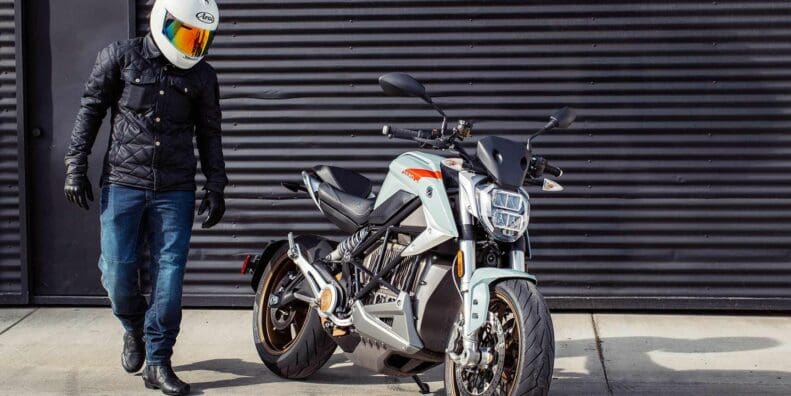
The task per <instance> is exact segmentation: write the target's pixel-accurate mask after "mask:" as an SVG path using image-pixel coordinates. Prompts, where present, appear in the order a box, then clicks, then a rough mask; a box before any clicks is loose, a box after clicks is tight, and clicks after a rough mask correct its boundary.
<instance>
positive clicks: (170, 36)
mask: <svg viewBox="0 0 791 396" xmlns="http://www.w3.org/2000/svg"><path fill="white" fill-rule="evenodd" d="M150 23H151V36H153V38H154V42H155V43H156V44H157V47H159V50H160V51H161V52H162V55H164V56H165V58H167V60H169V61H170V63H172V64H173V65H175V66H176V67H178V68H180V69H189V68H191V67H192V66H195V64H196V63H198V62H200V60H201V59H203V57H204V56H205V55H206V53H207V52H208V51H209V47H210V46H211V42H212V40H213V39H214V32H215V31H216V30H217V25H219V23H220V11H219V9H218V8H217V3H215V2H214V0H157V1H156V2H155V3H154V8H153V9H152V10H151V20H150Z"/></svg>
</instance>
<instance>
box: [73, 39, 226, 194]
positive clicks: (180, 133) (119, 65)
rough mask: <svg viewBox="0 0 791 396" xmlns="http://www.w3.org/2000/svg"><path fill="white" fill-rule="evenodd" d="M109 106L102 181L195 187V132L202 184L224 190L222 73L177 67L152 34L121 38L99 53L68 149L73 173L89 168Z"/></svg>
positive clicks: (157, 187) (199, 66)
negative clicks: (108, 133) (130, 38)
mask: <svg viewBox="0 0 791 396" xmlns="http://www.w3.org/2000/svg"><path fill="white" fill-rule="evenodd" d="M107 109H112V112H111V120H112V132H111V134H112V136H111V137H110V145H109V149H108V151H107V154H106V155H105V157H104V169H103V171H102V181H101V182H102V184H107V183H112V184H121V185H125V186H131V187H138V188H144V189H148V190H157V191H168V190H194V189H195V169H196V159H195V147H194V145H193V137H194V138H195V140H196V141H197V145H198V153H199V155H200V160H201V170H202V171H203V173H204V175H205V176H206V185H205V188H206V189H207V190H211V191H217V192H222V191H223V189H224V188H225V185H226V184H227V182H228V180H227V178H226V176H225V163H224V161H223V155H222V143H221V137H220V119H221V114H220V105H219V90H218V85H217V73H216V72H215V71H214V69H212V67H211V66H209V64H208V63H206V62H205V61H201V62H200V63H198V64H197V65H195V66H194V67H193V68H191V69H189V70H181V69H178V68H176V67H175V66H173V65H171V64H170V63H169V62H168V61H167V60H166V59H165V58H164V56H162V55H161V53H160V52H159V49H158V48H157V47H156V44H154V40H153V39H151V37H150V36H146V37H144V38H136V39H132V40H127V41H120V42H116V43H113V44H110V45H109V46H108V47H107V48H105V49H103V50H102V51H101V52H99V56H98V57H97V59H96V64H95V65H94V67H93V71H92V72H91V76H90V78H89V79H88V82H87V83H86V85H85V93H84V94H83V97H82V101H81V107H80V111H79V114H77V121H76V123H75V125H74V131H73V132H72V135H71V143H70V144H69V148H68V151H67V153H66V173H67V174H68V175H84V174H85V173H86V172H87V167H88V154H90V152H91V147H92V146H93V143H94V141H95V140H96V134H97V132H98V130H99V126H100V125H101V123H102V119H103V118H104V116H105V114H106V113H107Z"/></svg>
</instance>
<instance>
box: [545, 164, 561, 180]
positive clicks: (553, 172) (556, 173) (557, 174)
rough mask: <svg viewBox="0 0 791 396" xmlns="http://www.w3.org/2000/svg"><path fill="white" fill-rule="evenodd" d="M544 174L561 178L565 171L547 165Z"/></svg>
mask: <svg viewBox="0 0 791 396" xmlns="http://www.w3.org/2000/svg"><path fill="white" fill-rule="evenodd" d="M544 173H549V174H550V175H552V176H555V177H560V176H561V175H563V169H560V168H558V167H557V166H552V165H550V164H547V165H546V167H544Z"/></svg>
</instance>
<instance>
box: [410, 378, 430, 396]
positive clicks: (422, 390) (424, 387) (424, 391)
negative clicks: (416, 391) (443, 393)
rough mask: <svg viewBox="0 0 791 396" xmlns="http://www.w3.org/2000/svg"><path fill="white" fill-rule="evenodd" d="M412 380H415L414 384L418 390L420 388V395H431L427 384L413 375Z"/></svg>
mask: <svg viewBox="0 0 791 396" xmlns="http://www.w3.org/2000/svg"><path fill="white" fill-rule="evenodd" d="M412 379H413V380H415V383H416V384H417V386H418V388H420V394H422V395H427V394H429V393H431V390H430V389H429V387H428V384H427V383H425V382H423V380H421V379H420V377H418V376H417V375H413V376H412Z"/></svg>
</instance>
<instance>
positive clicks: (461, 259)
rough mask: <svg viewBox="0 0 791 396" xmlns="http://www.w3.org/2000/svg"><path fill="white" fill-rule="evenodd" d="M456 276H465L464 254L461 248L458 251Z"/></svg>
mask: <svg viewBox="0 0 791 396" xmlns="http://www.w3.org/2000/svg"><path fill="white" fill-rule="evenodd" d="M456 276H458V277H459V278H461V277H462V276H464V254H463V253H462V252H461V250H459V251H458V252H457V253H456Z"/></svg>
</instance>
